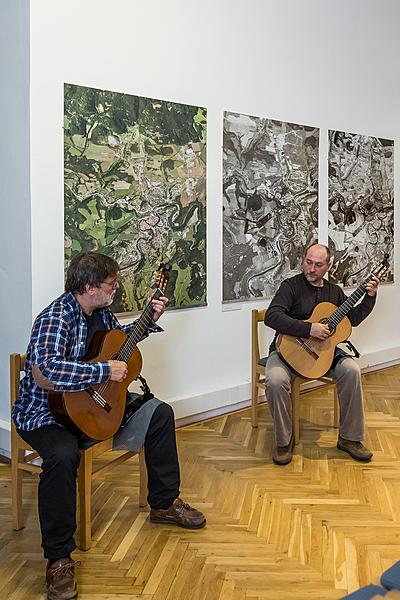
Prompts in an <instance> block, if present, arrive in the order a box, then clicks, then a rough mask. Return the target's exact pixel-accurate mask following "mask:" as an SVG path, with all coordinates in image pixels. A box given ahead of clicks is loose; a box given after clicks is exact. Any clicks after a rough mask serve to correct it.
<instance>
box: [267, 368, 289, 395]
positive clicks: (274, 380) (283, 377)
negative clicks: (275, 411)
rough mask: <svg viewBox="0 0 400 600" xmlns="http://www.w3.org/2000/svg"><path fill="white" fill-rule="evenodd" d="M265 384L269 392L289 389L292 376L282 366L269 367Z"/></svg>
mask: <svg viewBox="0 0 400 600" xmlns="http://www.w3.org/2000/svg"><path fill="white" fill-rule="evenodd" d="M265 385H266V389H267V392H268V390H270V391H271V392H273V391H274V390H281V389H285V390H289V389H290V377H289V375H288V374H287V373H286V371H285V370H284V369H280V368H274V367H273V368H269V369H268V368H267V369H266V371H265Z"/></svg>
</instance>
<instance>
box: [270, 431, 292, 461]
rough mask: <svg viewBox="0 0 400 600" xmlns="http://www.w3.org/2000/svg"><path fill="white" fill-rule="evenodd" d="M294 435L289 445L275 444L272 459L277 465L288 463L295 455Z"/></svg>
mask: <svg viewBox="0 0 400 600" xmlns="http://www.w3.org/2000/svg"><path fill="white" fill-rule="evenodd" d="M293 446H294V435H293V434H292V437H291V438H290V442H289V443H288V445H287V446H275V448H274V451H273V453H272V460H273V461H274V463H275V464H276V465H288V464H289V463H290V461H291V460H292V457H293Z"/></svg>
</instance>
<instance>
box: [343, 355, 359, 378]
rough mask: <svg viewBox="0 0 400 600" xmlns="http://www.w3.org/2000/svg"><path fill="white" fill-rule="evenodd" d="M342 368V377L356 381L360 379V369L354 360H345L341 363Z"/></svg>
mask: <svg viewBox="0 0 400 600" xmlns="http://www.w3.org/2000/svg"><path fill="white" fill-rule="evenodd" d="M342 367H343V369H344V376H345V377H348V378H349V379H352V380H355V381H356V380H358V379H361V369H360V367H359V365H358V363H356V361H355V360H353V359H352V358H350V357H349V358H345V359H344V360H343V361H342Z"/></svg>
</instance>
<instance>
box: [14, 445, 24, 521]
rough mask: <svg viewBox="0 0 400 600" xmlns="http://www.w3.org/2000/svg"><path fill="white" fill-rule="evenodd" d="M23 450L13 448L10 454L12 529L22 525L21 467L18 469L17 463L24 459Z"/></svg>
mask: <svg viewBox="0 0 400 600" xmlns="http://www.w3.org/2000/svg"><path fill="white" fill-rule="evenodd" d="M24 456H25V450H21V449H20V450H18V449H16V450H15V449H13V450H12V454H11V507H12V524H13V529H15V530H17V531H18V530H19V529H22V528H23V527H24V523H23V520H22V476H23V472H22V469H18V463H20V462H22V461H23V460H24Z"/></svg>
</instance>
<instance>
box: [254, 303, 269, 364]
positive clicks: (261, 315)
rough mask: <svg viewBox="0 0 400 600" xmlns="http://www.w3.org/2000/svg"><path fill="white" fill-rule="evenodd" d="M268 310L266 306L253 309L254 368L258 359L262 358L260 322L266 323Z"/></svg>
mask: <svg viewBox="0 0 400 600" xmlns="http://www.w3.org/2000/svg"><path fill="white" fill-rule="evenodd" d="M266 312H267V309H266V308H264V309H263V310H257V309H256V308H254V309H253V310H252V311H251V363H252V365H253V368H255V365H257V363H258V361H259V360H260V358H261V356H260V342H259V336H258V324H259V323H261V322H262V323H264V319H265V313H266Z"/></svg>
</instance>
